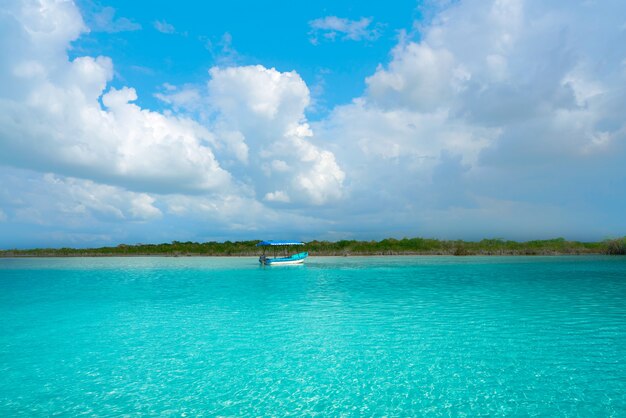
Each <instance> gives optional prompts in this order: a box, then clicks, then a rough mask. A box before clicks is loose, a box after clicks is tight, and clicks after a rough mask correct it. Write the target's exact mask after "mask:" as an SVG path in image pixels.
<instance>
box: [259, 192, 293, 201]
mask: <svg viewBox="0 0 626 418" xmlns="http://www.w3.org/2000/svg"><path fill="white" fill-rule="evenodd" d="M264 200H267V201H269V202H283V203H289V202H290V201H291V200H290V199H289V195H287V193H285V192H283V191H282V190H276V191H275V192H270V193H267V194H266V195H265V198H264Z"/></svg>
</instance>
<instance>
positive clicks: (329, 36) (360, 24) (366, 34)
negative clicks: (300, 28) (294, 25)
mask: <svg viewBox="0 0 626 418" xmlns="http://www.w3.org/2000/svg"><path fill="white" fill-rule="evenodd" d="M371 24H372V19H371V18H367V17H362V18H361V19H359V20H350V19H346V18H341V17H337V16H326V17H322V18H319V19H315V20H311V21H310V22H309V26H310V28H311V31H310V33H309V35H310V36H311V38H310V41H311V43H312V44H313V45H317V44H318V43H319V41H320V39H323V40H328V41H335V40H336V39H337V38H338V37H339V38H340V39H342V40H350V41H361V40H366V41H373V40H376V39H378V37H379V36H380V33H381V25H380V24H377V25H374V26H373V27H371V26H370V25H371Z"/></svg>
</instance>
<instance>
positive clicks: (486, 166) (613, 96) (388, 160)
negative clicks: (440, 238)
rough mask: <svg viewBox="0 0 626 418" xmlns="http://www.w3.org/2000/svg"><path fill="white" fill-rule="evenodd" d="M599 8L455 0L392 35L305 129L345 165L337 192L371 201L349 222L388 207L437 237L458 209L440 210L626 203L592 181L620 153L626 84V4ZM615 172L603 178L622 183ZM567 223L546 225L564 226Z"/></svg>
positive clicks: (615, 167) (625, 138)
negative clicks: (625, 15)
mask: <svg viewBox="0 0 626 418" xmlns="http://www.w3.org/2000/svg"><path fill="white" fill-rule="evenodd" d="M609 3H610V4H606V5H605V4H603V5H601V6H598V7H594V8H587V7H585V6H576V7H572V5H571V4H570V3H565V2H561V3H559V4H550V5H547V4H545V3H543V2H538V1H530V0H529V1H521V0H520V1H501V0H495V1H491V2H484V1H474V0H467V1H461V2H457V3H455V4H453V5H451V6H449V7H448V8H446V9H445V10H443V11H442V12H441V13H440V14H439V15H438V16H437V17H436V18H434V19H433V20H432V24H430V25H428V26H424V27H421V33H419V35H417V36H418V37H419V41H412V40H410V38H403V39H401V41H400V43H399V45H398V46H397V47H396V48H394V50H393V51H392V59H391V62H390V63H388V64H387V65H385V66H382V65H381V66H380V67H379V68H378V69H377V70H376V72H375V73H374V74H373V75H372V76H370V77H368V78H367V80H366V82H367V90H366V92H365V94H364V96H363V97H361V98H358V99H355V100H354V101H353V103H351V104H348V105H344V106H339V107H337V108H335V109H334V110H333V112H331V115H330V117H329V118H327V119H326V120H323V121H321V122H319V123H318V124H316V125H315V126H314V128H315V130H316V132H317V134H318V136H319V137H321V138H323V139H324V140H325V141H326V143H327V144H329V145H328V146H329V149H330V150H331V151H332V152H334V153H335V156H336V159H337V161H338V162H339V164H340V165H341V167H342V168H343V169H344V170H345V171H346V173H347V184H348V186H347V187H346V194H347V195H348V196H350V198H351V199H352V200H353V201H354V202H359V203H355V208H353V209H352V210H357V209H356V206H357V205H360V206H364V203H363V202H366V201H368V200H369V201H370V202H371V203H370V205H369V209H370V210H369V211H364V214H363V216H361V217H359V218H358V219H360V220H361V221H363V222H365V221H366V220H367V222H372V223H374V224H375V223H376V222H377V221H376V220H375V214H376V213H378V214H379V215H380V214H382V213H389V212H390V211H392V212H393V216H394V217H396V218H397V219H403V221H401V222H405V224H406V225H417V224H421V225H423V226H422V229H423V230H431V231H435V233H436V230H437V228H436V227H435V228H433V227H432V226H430V224H431V223H433V222H434V223H435V224H437V225H442V224H443V221H438V220H437V216H436V215H435V214H436V213H438V212H437V211H442V210H444V209H446V208H456V210H455V211H454V212H449V213H456V214H457V215H458V216H460V218H459V219H460V220H461V221H462V219H464V218H463V216H466V217H467V218H468V219H469V218H470V217H471V218H472V219H474V221H472V227H471V228H469V229H474V230H476V229H478V228H485V230H488V226H489V222H490V221H489V216H488V215H487V214H488V213H490V211H489V210H487V209H488V208H486V207H482V206H483V205H491V206H493V207H505V206H506V207H508V208H509V210H508V213H510V214H512V213H518V212H520V211H523V210H524V208H528V207H531V206H534V207H535V210H541V209H539V208H543V210H545V215H546V216H547V218H546V219H551V218H550V217H552V216H556V217H558V216H561V217H562V212H565V211H567V212H568V213H570V214H572V213H579V214H580V213H581V207H583V206H582V205H580V206H577V205H576V204H573V203H572V202H579V201H580V200H581V199H583V200H587V199H586V198H583V196H586V195H589V194H593V195H594V196H596V199H597V201H596V202H595V203H594V204H592V205H590V206H592V207H593V208H591V207H589V205H587V206H586V210H587V211H588V212H589V213H590V212H591V211H594V210H595V211H596V213H601V211H602V208H603V205H604V204H606V202H607V201H610V196H612V197H613V198H618V199H620V201H624V199H625V198H626V196H624V194H623V193H619V192H618V193H617V196H616V193H614V192H611V191H609V190H605V191H604V192H600V191H599V190H597V189H595V188H594V186H592V185H591V184H593V183H594V182H596V183H602V182H603V181H604V180H603V179H602V177H603V175H600V174H599V173H600V172H603V173H605V174H604V175H607V174H606V173H607V171H609V172H610V171H613V172H615V173H617V172H619V171H620V170H621V168H619V166H620V165H623V162H624V161H626V150H625V146H624V144H625V143H626V120H625V119H624V117H623V112H622V111H620V109H623V108H624V107H626V92H625V91H624V89H623V88H622V87H618V86H623V80H624V78H623V70H622V68H621V67H620V63H621V62H622V60H623V57H624V56H626V47H625V46H624V43H623V42H620V41H619V40H618V39H619V37H620V32H619V30H618V28H619V24H618V21H619V18H617V17H615V14H616V10H618V9H621V10H623V11H624V12H626V10H625V8H626V6H625V5H624V4H622V3H619V4H618V2H609ZM618 15H619V13H618ZM600 21H606V24H604V23H603V24H602V25H601V27H600V26H598V25H597V24H595V23H594V22H600ZM615 48H617V49H618V51H617V50H616V49H615ZM598 62H602V64H601V65H598V64H597V63H598ZM450 158H452V159H453V161H457V162H456V163H455V164H456V166H457V167H462V168H463V169H454V167H452V166H450V165H449V164H450V161H449V160H450ZM603 161H604V162H603ZM618 161H621V163H617V162H618ZM603 165H604V166H603ZM443 167H445V170H442V168H443ZM581 167H585V168H584V169H582V168H581ZM442 171H446V172H447V173H449V174H450V176H449V178H447V179H445V181H444V178H442V177H441V176H438V175H437V173H440V172H442ZM581 171H584V172H585V175H586V176H589V177H588V178H586V179H585V180H582V179H581V178H580V175H582V173H581ZM538 173H541V176H542V177H540V178H542V179H543V180H542V182H539V183H537V182H536V181H535V179H536V178H539V177H537V176H539V174H538ZM592 173H593V174H592ZM609 176H610V175H609ZM592 178H594V179H595V180H591V179H592ZM557 179H558V180H557ZM614 180H615V181H616V182H617V183H615V184H614V185H613V186H612V187H620V186H617V184H624V177H623V176H618V177H617V178H614ZM583 183H584V184H586V185H585V186H582V184H583ZM583 190H585V191H584V192H583ZM368 198H369V199H368ZM500 200H501V201H502V202H507V203H506V205H504V204H502V205H500V204H498V203H497V202H498V201H500ZM601 202H602V203H601ZM441 205H444V206H441ZM514 206H515V207H516V208H513V207H514ZM389 208H393V209H392V210H390V209H389ZM446 210H447V209H446ZM559 210H560V211H561V212H559ZM403 213H404V214H405V215H403ZM429 213H430V215H428V214H429ZM441 213H442V217H441V219H442V220H443V219H446V217H445V216H443V212H441ZM461 213H464V214H465V215H459V214H461ZM470 213H471V214H472V215H471V216H470V215H469V214H470ZM559 213H561V215H558V214H559ZM366 214H371V215H372V216H371V217H370V216H369V215H366ZM411 214H412V215H411ZM380 217H383V218H385V217H384V216H382V215H381V216H380ZM411 218H412V219H413V220H411ZM513 218H515V217H514V216H512V218H511V219H513ZM574 218H575V217H573V216H568V217H567V221H568V223H567V225H565V224H564V223H562V222H557V221H559V219H556V218H554V219H553V220H554V222H555V225H559V227H558V228H556V229H557V230H561V231H564V232H562V233H561V234H565V233H567V231H568V229H569V230H570V231H572V230H575V228H576V220H575V219H574ZM447 219H448V221H447V222H449V221H450V219H449V218H447ZM561 219H563V218H561ZM546 222H548V221H547V220H546ZM612 222H613V224H614V225H616V226H618V227H619V225H622V226H621V227H622V228H623V227H624V224H623V222H621V221H617V220H616V218H613V221H612ZM453 224H454V225H456V226H457V227H458V225H459V223H458V222H455V223H453ZM583 224H585V225H583ZM579 225H580V227H581V229H583V228H594V227H595V226H590V224H589V223H584V222H579ZM509 228H510V231H514V230H515V231H516V232H515V233H516V234H519V235H518V236H520V235H524V234H523V233H522V231H521V230H519V229H516V228H515V227H513V226H509ZM526 228H528V230H530V229H531V228H529V226H528V224H527V225H526ZM407 229H409V228H407ZM538 229H539V228H534V229H532V230H533V231H534V233H538ZM442 230H443V229H442ZM458 230H459V231H462V230H463V228H459V229H458ZM586 230H589V229H586ZM551 233H552V232H551ZM460 234H461V236H463V235H465V236H467V230H466V231H465V232H463V233H460ZM524 236H525V237H528V236H527V234H526V235H524Z"/></svg>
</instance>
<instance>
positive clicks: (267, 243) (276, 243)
mask: <svg viewBox="0 0 626 418" xmlns="http://www.w3.org/2000/svg"><path fill="white" fill-rule="evenodd" d="M281 245H283V246H284V245H304V242H301V241H261V242H259V243H258V244H257V245H256V246H257V247H268V246H281Z"/></svg>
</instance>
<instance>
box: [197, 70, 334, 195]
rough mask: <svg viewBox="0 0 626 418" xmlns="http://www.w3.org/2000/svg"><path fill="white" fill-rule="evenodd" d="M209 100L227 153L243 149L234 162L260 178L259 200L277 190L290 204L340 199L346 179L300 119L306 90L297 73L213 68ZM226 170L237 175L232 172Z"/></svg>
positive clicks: (331, 155)
mask: <svg viewBox="0 0 626 418" xmlns="http://www.w3.org/2000/svg"><path fill="white" fill-rule="evenodd" d="M208 97H209V102H210V103H211V105H212V106H213V107H214V109H215V110H216V112H217V114H218V121H217V124H216V136H217V137H218V139H221V141H222V142H223V143H225V149H226V150H228V149H235V150H236V149H238V148H237V147H243V146H245V152H244V151H243V150H242V151H241V154H245V158H243V156H242V155H240V156H238V159H239V160H240V161H242V162H244V163H246V165H245V172H246V174H247V175H249V176H257V177H258V179H257V180H255V181H254V187H255V189H256V192H257V195H258V196H266V197H267V196H268V194H269V196H274V195H272V194H271V193H275V191H276V190H281V191H283V192H284V193H286V195H288V196H290V201H292V202H300V203H302V202H309V203H313V204H316V205H321V204H324V203H326V202H329V201H332V200H336V199H339V198H340V197H341V196H342V189H343V180H344V178H345V173H344V172H343V170H342V169H341V168H340V167H339V165H338V164H337V162H336V160H335V157H334V155H333V154H332V153H331V152H330V151H328V150H324V149H322V148H320V147H319V146H317V145H314V144H313V142H312V141H313V139H314V136H313V132H312V131H311V129H310V128H309V125H308V124H307V121H306V118H305V116H304V110H305V108H306V107H307V106H308V104H309V102H310V96H309V90H308V88H307V86H306V84H305V83H304V82H303V81H302V79H301V78H300V76H299V75H298V74H297V73H295V72H289V73H281V72H279V71H276V70H275V69H267V68H265V67H263V66H259V65H257V66H249V67H230V68H218V67H215V68H213V69H211V80H210V81H209V84H208ZM232 142H235V144H236V147H235V148H233V147H232V146H231V145H230V144H231V143H232ZM248 154H250V156H249V157H248ZM287 162H289V165H288V163H287ZM230 169H231V170H232V171H233V172H237V169H236V167H232V166H231V167H230ZM287 171H289V173H286V172H287ZM266 200H268V201H277V200H278V199H271V198H270V199H266ZM283 201H284V200H283Z"/></svg>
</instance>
